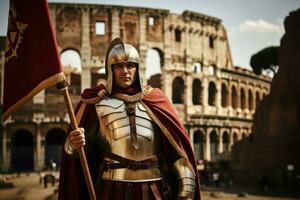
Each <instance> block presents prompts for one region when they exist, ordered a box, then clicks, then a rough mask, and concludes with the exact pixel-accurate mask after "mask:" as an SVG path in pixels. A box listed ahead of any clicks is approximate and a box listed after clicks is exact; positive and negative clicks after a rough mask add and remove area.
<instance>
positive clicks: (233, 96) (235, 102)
mask: <svg viewBox="0 0 300 200" xmlns="http://www.w3.org/2000/svg"><path fill="white" fill-rule="evenodd" d="M231 100H232V108H234V109H236V108H237V107H238V95H237V90H236V87H235V86H234V85H233V86H232V87H231Z"/></svg>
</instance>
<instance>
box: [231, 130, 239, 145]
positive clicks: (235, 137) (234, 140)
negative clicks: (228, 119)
mask: <svg viewBox="0 0 300 200" xmlns="http://www.w3.org/2000/svg"><path fill="white" fill-rule="evenodd" d="M232 139H233V144H235V143H236V142H237V141H238V135H237V133H236V132H234V133H233V136H232Z"/></svg>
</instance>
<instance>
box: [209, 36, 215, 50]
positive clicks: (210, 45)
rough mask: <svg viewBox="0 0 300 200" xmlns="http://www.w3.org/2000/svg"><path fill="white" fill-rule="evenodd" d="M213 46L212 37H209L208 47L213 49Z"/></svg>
mask: <svg viewBox="0 0 300 200" xmlns="http://www.w3.org/2000/svg"><path fill="white" fill-rule="evenodd" d="M214 46H215V44H214V38H213V36H209V47H210V48H214Z"/></svg>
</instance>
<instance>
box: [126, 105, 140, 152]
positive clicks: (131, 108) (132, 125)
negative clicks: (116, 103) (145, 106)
mask: <svg viewBox="0 0 300 200" xmlns="http://www.w3.org/2000/svg"><path fill="white" fill-rule="evenodd" d="M126 111H127V115H128V117H129V124H130V136H131V144H132V146H133V148H134V149H138V148H139V147H140V145H139V142H138V139H137V133H136V123H135V103H129V102H126Z"/></svg>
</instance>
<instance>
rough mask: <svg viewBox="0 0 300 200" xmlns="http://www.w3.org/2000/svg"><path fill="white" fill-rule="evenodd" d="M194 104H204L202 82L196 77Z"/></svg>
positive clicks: (194, 82)
mask: <svg viewBox="0 0 300 200" xmlns="http://www.w3.org/2000/svg"><path fill="white" fill-rule="evenodd" d="M192 93H193V97H192V98H193V99H192V100H193V104H194V105H201V104H202V84H201V81H200V80H199V79H194V81H193V91H192Z"/></svg>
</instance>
